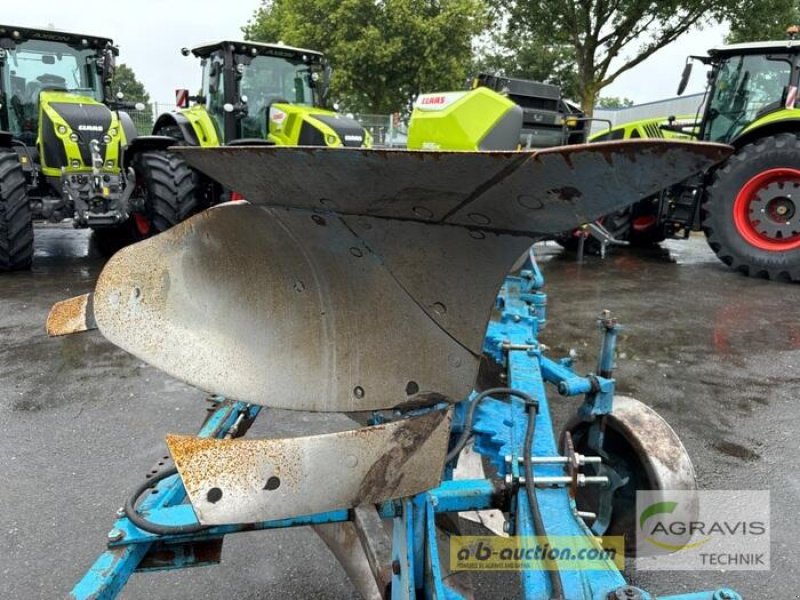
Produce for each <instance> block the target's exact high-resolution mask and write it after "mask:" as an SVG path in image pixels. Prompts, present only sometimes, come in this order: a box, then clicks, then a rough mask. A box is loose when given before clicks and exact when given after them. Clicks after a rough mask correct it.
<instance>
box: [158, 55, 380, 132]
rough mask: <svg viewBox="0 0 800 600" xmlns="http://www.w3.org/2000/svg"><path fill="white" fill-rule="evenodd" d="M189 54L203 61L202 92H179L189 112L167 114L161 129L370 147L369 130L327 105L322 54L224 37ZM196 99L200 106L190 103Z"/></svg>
mask: <svg viewBox="0 0 800 600" xmlns="http://www.w3.org/2000/svg"><path fill="white" fill-rule="evenodd" d="M183 53H184V55H189V54H190V53H191V54H193V55H194V56H196V57H198V58H199V59H200V61H201V66H202V87H201V92H200V94H199V95H198V96H194V97H190V96H189V95H188V93H187V92H186V91H185V90H178V94H177V96H178V100H179V102H178V104H179V108H180V109H182V110H181V111H180V112H179V113H177V115H164V116H162V118H160V119H159V120H158V122H157V123H156V130H157V132H159V131H158V130H159V129H160V130H161V131H160V132H166V133H168V134H169V135H173V136H176V134H177V136H178V137H180V138H182V140H183V141H184V142H186V143H189V144H191V145H201V146H214V145H219V144H230V143H237V142H238V143H246V142H247V143H265V142H266V143H271V144H276V145H302V146H351V147H360V146H368V145H370V139H369V134H368V133H367V132H366V131H365V130H364V129H363V128H362V127H361V126H360V125H359V124H358V122H357V121H355V120H354V119H352V118H349V117H345V116H343V115H340V114H337V113H336V112H333V111H331V110H327V109H325V108H323V106H324V105H325V103H326V93H327V85H328V79H329V72H330V70H329V68H328V66H327V62H326V61H325V57H324V56H323V55H322V53H320V52H317V51H315V50H306V49H302V48H293V47H290V46H285V45H282V44H262V43H257V42H234V41H222V42H217V43H214V44H207V45H204V46H199V47H197V48H194V49H193V50H192V51H191V52H190V51H189V50H186V49H184V51H183ZM190 99H193V100H194V101H195V103H196V104H195V105H194V106H191V107H190V106H189V100H190ZM187 121H188V122H187Z"/></svg>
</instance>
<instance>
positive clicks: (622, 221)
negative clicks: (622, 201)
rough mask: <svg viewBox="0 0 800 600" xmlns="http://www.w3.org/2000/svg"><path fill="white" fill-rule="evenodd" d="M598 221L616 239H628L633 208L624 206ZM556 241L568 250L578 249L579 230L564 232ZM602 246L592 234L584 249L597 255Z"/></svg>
mask: <svg viewBox="0 0 800 600" xmlns="http://www.w3.org/2000/svg"><path fill="white" fill-rule="evenodd" d="M597 222H598V223H600V224H601V225H602V226H603V227H605V228H606V229H607V230H608V232H609V233H610V234H611V235H613V236H614V237H615V238H616V239H618V240H627V239H628V238H629V237H630V234H631V208H630V207H627V208H623V209H622V210H620V211H617V212H615V213H611V214H610V215H606V216H605V217H601V218H600V219H598V221H597ZM555 241H556V243H557V244H558V245H560V246H561V247H562V248H564V249H566V250H570V251H572V252H577V251H578V244H579V243H580V240H579V239H578V231H577V230H576V231H570V232H568V233H564V234H562V235H560V236H559V237H557V238H556V240H555ZM600 248H601V244H600V242H599V241H597V239H596V238H594V237H591V236H590V237H588V238H586V241H585V242H584V245H583V251H584V252H585V253H586V254H594V255H596V256H599V255H600Z"/></svg>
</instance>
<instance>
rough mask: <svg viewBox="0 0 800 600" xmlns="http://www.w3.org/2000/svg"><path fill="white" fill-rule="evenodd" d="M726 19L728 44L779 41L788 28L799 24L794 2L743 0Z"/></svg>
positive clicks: (799, 18) (799, 20)
mask: <svg viewBox="0 0 800 600" xmlns="http://www.w3.org/2000/svg"><path fill="white" fill-rule="evenodd" d="M729 20H730V24H731V31H730V34H729V35H728V39H727V41H728V42H729V43H732V44H733V43H738V42H760V41H764V40H782V39H785V38H786V28H787V27H789V26H790V25H800V6H798V4H797V2H795V0H744V1H743V2H741V5H740V7H739V10H737V11H736V12H734V13H732V14H731V15H730V16H729Z"/></svg>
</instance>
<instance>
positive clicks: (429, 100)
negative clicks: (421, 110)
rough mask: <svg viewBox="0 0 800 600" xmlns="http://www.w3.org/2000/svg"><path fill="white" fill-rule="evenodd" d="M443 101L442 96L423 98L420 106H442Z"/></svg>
mask: <svg viewBox="0 0 800 600" xmlns="http://www.w3.org/2000/svg"><path fill="white" fill-rule="evenodd" d="M445 100H446V98H445V97H444V96H423V97H422V104H423V105H425V104H444V102H445Z"/></svg>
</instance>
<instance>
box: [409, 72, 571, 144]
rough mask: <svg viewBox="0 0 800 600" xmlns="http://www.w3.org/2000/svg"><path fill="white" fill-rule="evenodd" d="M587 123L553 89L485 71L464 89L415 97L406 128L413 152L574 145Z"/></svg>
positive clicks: (544, 84)
mask: <svg viewBox="0 0 800 600" xmlns="http://www.w3.org/2000/svg"><path fill="white" fill-rule="evenodd" d="M585 127H586V119H585V115H584V114H583V113H582V112H581V111H580V109H579V108H578V107H576V106H574V105H572V104H571V103H569V102H567V101H566V100H564V99H563V98H562V97H561V90H560V88H559V87H558V86H554V85H549V84H546V83H540V82H537V81H528V80H524V79H513V78H510V77H498V76H496V75H490V74H485V73H480V74H478V75H477V76H476V77H475V78H474V79H473V80H472V86H471V89H469V90H461V91H451V92H435V93H429V94H420V95H419V96H418V97H417V99H416V101H415V102H414V109H413V112H412V114H411V120H410V122H409V127H408V147H409V148H410V149H413V150H516V149H532V148H548V147H552V146H562V145H565V144H578V143H581V142H583V141H585V139H586V134H585Z"/></svg>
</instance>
